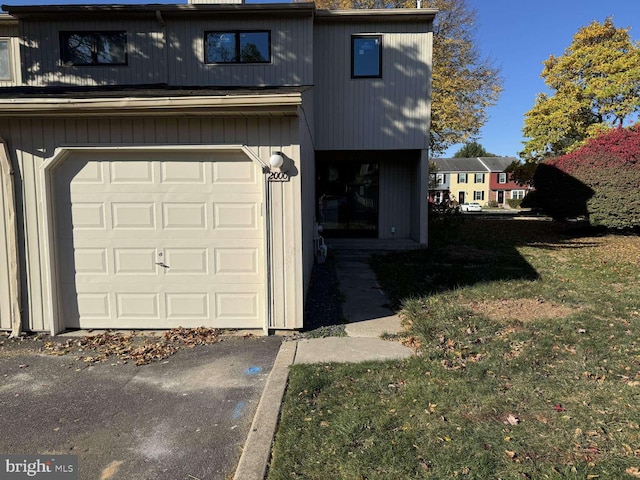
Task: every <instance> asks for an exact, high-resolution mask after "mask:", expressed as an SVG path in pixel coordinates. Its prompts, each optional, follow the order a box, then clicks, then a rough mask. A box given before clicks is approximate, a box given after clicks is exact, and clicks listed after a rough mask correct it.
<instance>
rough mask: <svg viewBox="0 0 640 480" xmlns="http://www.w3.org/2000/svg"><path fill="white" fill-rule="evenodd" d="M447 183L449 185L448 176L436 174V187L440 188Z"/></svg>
mask: <svg viewBox="0 0 640 480" xmlns="http://www.w3.org/2000/svg"><path fill="white" fill-rule="evenodd" d="M446 183H447V174H446V173H436V185H437V186H438V187H439V186H441V185H445V184H446Z"/></svg>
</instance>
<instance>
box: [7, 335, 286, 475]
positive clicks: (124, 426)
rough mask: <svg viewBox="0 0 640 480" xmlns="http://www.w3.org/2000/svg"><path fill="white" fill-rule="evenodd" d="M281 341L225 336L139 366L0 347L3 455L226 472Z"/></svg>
mask: <svg viewBox="0 0 640 480" xmlns="http://www.w3.org/2000/svg"><path fill="white" fill-rule="evenodd" d="M281 341H282V340H281V339H280V338H278V337H255V338H239V337H226V338H225V339H224V340H223V341H222V342H219V343H215V344H213V345H203V346H198V347H195V348H193V349H182V350H180V351H179V352H178V353H176V354H175V355H172V356H171V357H169V358H167V359H165V360H163V361H160V362H155V363H151V364H149V365H144V366H135V365H133V364H132V363H129V364H124V365H123V364H112V363H110V362H104V363H99V364H96V365H93V366H90V367H87V366H86V365H84V364H82V362H78V361H75V360H74V359H73V357H71V356H68V355H67V356H62V357H57V356H51V355H46V354H39V353H34V352H32V351H26V350H25V349H13V348H5V347H0V432H1V434H0V453H2V454H19V455H27V454H45V453H46V454H60V455H62V454H64V455H78V460H79V472H80V475H79V477H80V479H83V480H84V479H92V480H94V479H100V480H109V479H127V480H138V479H159V480H163V479H168V480H181V479H185V480H194V479H196V480H197V479H199V480H204V479H208V480H209V479H226V478H230V477H231V476H232V475H233V472H234V470H235V467H236V464H237V462H238V459H239V457H240V453H241V449H242V446H243V444H244V441H245V440H246V438H247V434H248V432H249V428H250V425H251V422H252V420H253V414H254V412H255V409H256V407H257V404H258V401H259V399H260V396H261V394H262V390H263V388H264V385H265V382H266V379H267V377H268V374H269V372H270V370H271V367H272V365H273V362H274V360H275V357H276V355H277V353H278V349H279V347H280V343H281Z"/></svg>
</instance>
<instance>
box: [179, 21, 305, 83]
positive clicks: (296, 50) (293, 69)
mask: <svg viewBox="0 0 640 480" xmlns="http://www.w3.org/2000/svg"><path fill="white" fill-rule="evenodd" d="M230 29H233V30H269V31H271V63H268V64H267V63H264V64H262V63H260V64H246V65H243V64H206V63H205V51H204V34H205V31H216V30H220V31H226V30H230ZM312 29H313V23H312V20H311V17H309V18H296V17H289V18H288V17H285V18H276V17H267V18H253V19H252V18H239V17H221V16H220V15H218V16H217V17H212V18H210V19H203V20H198V21H194V20H193V19H189V18H171V19H170V20H169V21H167V39H168V59H169V60H168V61H169V63H168V79H169V80H168V81H169V83H170V84H171V85H212V86H276V85H288V86H290V85H311V84H312V83H313V73H312V72H313V70H312V65H311V51H312V41H313V33H312V32H313V30H312Z"/></svg>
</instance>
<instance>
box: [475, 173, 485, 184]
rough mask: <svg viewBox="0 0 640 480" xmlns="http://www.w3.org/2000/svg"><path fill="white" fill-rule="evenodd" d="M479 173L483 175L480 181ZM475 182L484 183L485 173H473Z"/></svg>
mask: <svg viewBox="0 0 640 480" xmlns="http://www.w3.org/2000/svg"><path fill="white" fill-rule="evenodd" d="M478 175H482V180H481V181H478ZM473 183H484V173H474V174H473Z"/></svg>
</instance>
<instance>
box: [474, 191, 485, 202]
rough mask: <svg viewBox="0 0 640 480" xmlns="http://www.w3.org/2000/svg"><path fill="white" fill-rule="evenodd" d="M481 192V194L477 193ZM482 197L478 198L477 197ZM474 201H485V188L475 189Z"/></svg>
mask: <svg viewBox="0 0 640 480" xmlns="http://www.w3.org/2000/svg"><path fill="white" fill-rule="evenodd" d="M477 194H480V195H477ZM478 196H479V197H480V198H476V197H478ZM473 201H474V202H483V201H484V190H474V192H473Z"/></svg>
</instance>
